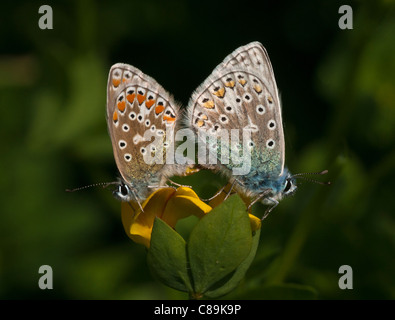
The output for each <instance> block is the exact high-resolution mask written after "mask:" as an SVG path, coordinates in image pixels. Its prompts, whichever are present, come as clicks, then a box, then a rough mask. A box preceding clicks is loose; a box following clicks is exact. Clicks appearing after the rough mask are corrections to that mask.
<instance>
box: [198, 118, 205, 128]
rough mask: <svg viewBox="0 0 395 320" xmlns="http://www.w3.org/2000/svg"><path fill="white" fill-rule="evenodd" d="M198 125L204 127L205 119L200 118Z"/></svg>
mask: <svg viewBox="0 0 395 320" xmlns="http://www.w3.org/2000/svg"><path fill="white" fill-rule="evenodd" d="M196 124H197V126H198V127H199V128H200V127H203V125H204V121H203V120H199V121H198V122H197V123H196Z"/></svg>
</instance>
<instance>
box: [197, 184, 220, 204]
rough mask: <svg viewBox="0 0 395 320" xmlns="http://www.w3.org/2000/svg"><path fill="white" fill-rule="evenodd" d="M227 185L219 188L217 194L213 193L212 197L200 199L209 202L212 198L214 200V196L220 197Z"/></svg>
mask: <svg viewBox="0 0 395 320" xmlns="http://www.w3.org/2000/svg"><path fill="white" fill-rule="evenodd" d="M226 186H227V185H224V186H223V187H222V188H221V189H219V190H218V192H217V193H216V194H215V195H213V196H212V197H210V198H208V199H200V200H202V201H204V202H208V201H211V200H213V199H214V198H216V197H218V196H219V195H220V194H221V193H222V192H223V191H224V190H225V187H226Z"/></svg>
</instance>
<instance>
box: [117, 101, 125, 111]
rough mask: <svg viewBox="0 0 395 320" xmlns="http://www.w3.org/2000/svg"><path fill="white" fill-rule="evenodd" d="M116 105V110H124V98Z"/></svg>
mask: <svg viewBox="0 0 395 320" xmlns="http://www.w3.org/2000/svg"><path fill="white" fill-rule="evenodd" d="M117 106H118V110H119V111H121V112H124V111H125V108H126V102H125V100H124V101H121V102H118V104H117Z"/></svg>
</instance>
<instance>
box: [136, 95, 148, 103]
mask: <svg viewBox="0 0 395 320" xmlns="http://www.w3.org/2000/svg"><path fill="white" fill-rule="evenodd" d="M145 98H146V95H144V96H143V95H142V94H138V95H137V101H138V102H139V104H142V103H143V102H144V100H145Z"/></svg>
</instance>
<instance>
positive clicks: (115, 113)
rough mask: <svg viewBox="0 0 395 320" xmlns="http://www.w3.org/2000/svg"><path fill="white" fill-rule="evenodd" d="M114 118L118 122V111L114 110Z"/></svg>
mask: <svg viewBox="0 0 395 320" xmlns="http://www.w3.org/2000/svg"><path fill="white" fill-rule="evenodd" d="M112 120H113V121H114V122H115V123H116V122H118V113H117V112H116V111H114V113H113V114H112Z"/></svg>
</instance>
